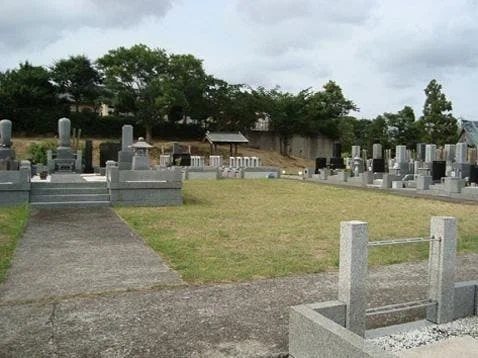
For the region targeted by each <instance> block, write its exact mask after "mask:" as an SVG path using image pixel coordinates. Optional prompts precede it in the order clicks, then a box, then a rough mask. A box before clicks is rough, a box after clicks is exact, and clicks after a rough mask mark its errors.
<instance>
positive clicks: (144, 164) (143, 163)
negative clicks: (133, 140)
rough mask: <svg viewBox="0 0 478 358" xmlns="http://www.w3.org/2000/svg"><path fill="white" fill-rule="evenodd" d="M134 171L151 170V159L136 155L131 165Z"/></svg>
mask: <svg viewBox="0 0 478 358" xmlns="http://www.w3.org/2000/svg"><path fill="white" fill-rule="evenodd" d="M131 169H132V170H149V169H150V168H149V158H148V157H143V156H138V155H135V156H134V157H133V162H132V164H131Z"/></svg>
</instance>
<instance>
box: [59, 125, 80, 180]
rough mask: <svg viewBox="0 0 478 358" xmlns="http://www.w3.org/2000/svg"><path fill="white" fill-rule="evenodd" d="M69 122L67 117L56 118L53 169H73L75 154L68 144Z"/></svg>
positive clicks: (65, 170)
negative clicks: (56, 133) (56, 142)
mask: <svg viewBox="0 0 478 358" xmlns="http://www.w3.org/2000/svg"><path fill="white" fill-rule="evenodd" d="M70 133H71V122H70V120H69V119H68V118H65V117H63V118H60V119H59V120H58V147H57V148H56V158H55V170H56V171H60V172H72V171H74V170H75V156H74V155H73V150H72V149H71V144H70Z"/></svg>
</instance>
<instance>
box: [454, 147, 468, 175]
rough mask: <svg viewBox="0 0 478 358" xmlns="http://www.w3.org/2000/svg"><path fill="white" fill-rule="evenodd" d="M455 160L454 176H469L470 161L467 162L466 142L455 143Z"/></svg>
mask: <svg viewBox="0 0 478 358" xmlns="http://www.w3.org/2000/svg"><path fill="white" fill-rule="evenodd" d="M455 161H456V163H455V165H454V169H455V176H456V177H459V178H467V177H470V163H469V162H468V144H466V143H457V144H456V149H455Z"/></svg>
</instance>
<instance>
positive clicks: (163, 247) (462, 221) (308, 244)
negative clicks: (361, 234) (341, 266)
mask: <svg viewBox="0 0 478 358" xmlns="http://www.w3.org/2000/svg"><path fill="white" fill-rule="evenodd" d="M184 199H185V204H184V206H182V207H168V208H117V209H116V210H117V212H118V214H119V215H121V216H122V217H123V218H124V219H125V220H126V221H127V222H129V224H130V225H131V226H132V227H133V228H134V229H135V230H136V231H137V232H138V233H139V234H140V235H141V236H142V237H143V238H144V239H145V240H146V241H147V242H148V243H149V244H150V245H151V247H153V249H154V250H156V251H158V252H159V253H160V254H161V255H162V257H163V258H164V259H165V260H166V261H167V262H168V263H169V264H170V265H171V266H172V267H173V268H174V269H176V270H178V271H179V272H180V273H181V274H182V276H183V278H184V279H185V280H187V281H190V282H196V283H200V282H211V281H216V282H217V281H240V280H248V279H253V278H262V277H277V276H284V275H291V274H304V273H313V272H320V271H324V270H327V269H330V268H333V267H336V266H337V265H338V249H339V224H340V222H341V221H344V220H363V221H367V222H368V223H369V235H370V239H371V240H378V239H380V240H383V239H392V238H402V237H412V236H427V235H428V234H429V225H430V217H431V216H435V215H449V216H455V217H457V218H458V221H459V232H460V239H459V249H460V251H466V252H476V251H478V230H477V229H476V225H475V223H476V222H477V221H478V211H477V210H476V206H471V205H461V204H453V203H446V202H440V201H432V200H425V199H416V198H406V197H399V196H393V195H389V194H386V193H378V192H371V191H360V190H350V189H345V188H335V187H331V186H323V185H313V184H310V183H304V182H295V181H286V180H220V181H188V182H185V183H184ZM427 253H428V249H427V246H426V245H421V244H415V245H405V246H404V245H400V246H393V247H385V248H373V249H371V253H370V264H372V265H381V264H390V263H396V262H403V261H407V260H417V259H422V258H425V257H426V255H427Z"/></svg>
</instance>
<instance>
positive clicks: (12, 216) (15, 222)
mask: <svg viewBox="0 0 478 358" xmlns="http://www.w3.org/2000/svg"><path fill="white" fill-rule="evenodd" d="M27 220H28V206H27V205H22V206H16V207H3V208H0V283H2V282H3V281H4V280H5V277H6V273H7V270H8V268H9V267H10V263H11V260H12V257H13V254H14V252H15V248H16V246H17V242H18V239H19V237H20V235H21V234H22V233H23V230H24V228H25V225H26V223H27Z"/></svg>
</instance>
